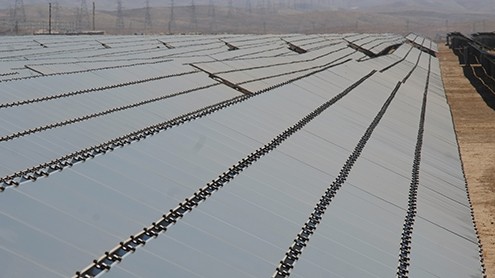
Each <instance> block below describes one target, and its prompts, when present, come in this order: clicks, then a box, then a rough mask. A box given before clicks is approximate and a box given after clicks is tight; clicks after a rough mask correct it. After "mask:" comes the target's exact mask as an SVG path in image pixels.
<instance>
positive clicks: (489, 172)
mask: <svg viewBox="0 0 495 278" xmlns="http://www.w3.org/2000/svg"><path fill="white" fill-rule="evenodd" d="M439 51H440V52H439V59H440V65H441V69H442V77H443V82H444V86H445V91H446V94H447V99H448V102H449V105H450V109H451V111H452V115H453V117H454V125H455V129H456V133H457V139H458V142H459V146H460V151H461V156H462V161H463V164H464V171H465V174H466V179H467V183H468V188H469V194H470V198H471V201H472V204H473V209H474V216H475V220H476V225H477V227H478V231H479V236H480V238H481V243H482V245H483V255H484V260H485V267H486V271H487V276H488V278H495V111H494V110H493V109H492V108H490V107H489V106H488V105H487V103H486V102H485V101H483V99H482V97H481V96H480V94H479V93H478V92H477V91H476V88H475V87H473V85H471V83H470V81H469V80H468V79H467V78H465V77H464V73H463V69H462V67H461V66H460V65H459V60H458V59H457V56H455V55H454V53H453V52H452V50H450V49H449V48H448V47H447V46H444V45H441V46H440V47H439ZM492 90H495V88H492Z"/></svg>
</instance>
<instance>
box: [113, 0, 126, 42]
mask: <svg viewBox="0 0 495 278" xmlns="http://www.w3.org/2000/svg"><path fill="white" fill-rule="evenodd" d="M124 27H125V26H124V14H123V11H122V0H117V21H116V22H115V28H116V29H117V32H119V33H120V34H122V32H123V31H124Z"/></svg>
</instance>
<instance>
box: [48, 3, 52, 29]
mask: <svg viewBox="0 0 495 278" xmlns="http://www.w3.org/2000/svg"><path fill="white" fill-rule="evenodd" d="M48 34H49V35H51V34H52V3H48Z"/></svg>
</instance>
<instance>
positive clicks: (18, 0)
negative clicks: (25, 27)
mask: <svg viewBox="0 0 495 278" xmlns="http://www.w3.org/2000/svg"><path fill="white" fill-rule="evenodd" d="M12 22H14V23H15V24H17V23H19V22H26V11H25V10H24V2H23V1H22V0H15V5H14V10H13V11H12Z"/></svg>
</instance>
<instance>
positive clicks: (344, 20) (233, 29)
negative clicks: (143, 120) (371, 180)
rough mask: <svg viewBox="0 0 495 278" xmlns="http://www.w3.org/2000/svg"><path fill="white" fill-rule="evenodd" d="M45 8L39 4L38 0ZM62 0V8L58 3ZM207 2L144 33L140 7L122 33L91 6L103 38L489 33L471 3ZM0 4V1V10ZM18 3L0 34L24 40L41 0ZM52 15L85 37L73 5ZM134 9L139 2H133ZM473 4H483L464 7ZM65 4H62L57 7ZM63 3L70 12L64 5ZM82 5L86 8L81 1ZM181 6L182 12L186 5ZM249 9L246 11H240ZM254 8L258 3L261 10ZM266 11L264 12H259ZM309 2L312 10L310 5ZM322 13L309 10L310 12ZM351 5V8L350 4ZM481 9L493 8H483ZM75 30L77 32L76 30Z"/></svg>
mask: <svg viewBox="0 0 495 278" xmlns="http://www.w3.org/2000/svg"><path fill="white" fill-rule="evenodd" d="M44 1H45V0H44ZM64 1H65V2H64ZM234 1H235V4H236V5H235V6H234V5H233V7H229V6H228V0H214V3H219V4H221V5H215V6H209V2H210V1H209V0H195V1H194V3H195V8H194V9H192V7H191V6H190V3H191V1H189V0H175V2H176V3H181V4H182V6H181V5H179V4H177V5H176V6H175V9H174V17H175V21H174V22H171V21H170V14H171V8H170V6H155V7H153V9H151V11H150V12H151V18H152V26H145V24H144V22H145V20H144V17H145V9H144V7H143V6H144V5H145V3H146V1H145V0H140V1H138V2H135V1H130V0H122V2H123V5H124V11H123V21H124V26H123V28H117V27H116V26H117V24H116V21H117V13H116V8H115V7H114V6H116V1H113V0H98V4H97V11H96V20H95V23H96V29H99V30H104V31H105V32H106V33H107V34H135V33H149V34H163V33H169V32H171V33H257V34H260V33H335V32H366V33H370V32H376V33H383V32H391V33H399V34H406V33H409V32H417V33H420V34H423V35H426V36H429V37H432V38H440V37H442V36H444V35H445V34H446V33H447V32H449V31H461V32H466V33H471V32H479V31H493V30H495V18H494V17H493V16H492V14H491V13H484V12H478V11H474V10H472V9H474V8H475V7H470V6H474V5H473V4H470V3H471V2H466V1H460V0H415V1H411V0H408V1H405V0H402V1H401V0H348V1H341V0H312V1H310V0H307V1H303V0H271V1H269V0H251V1H247V0H234ZM6 2H9V3H11V2H13V0H12V1H5V0H0V6H1V4H5V3H6ZM40 2H43V1H35V0H24V3H25V11H26V22H18V23H17V24H15V22H13V20H11V16H10V12H9V9H0V34H13V33H18V34H30V33H33V32H37V31H42V30H46V29H47V28H48V27H47V26H48V4H47V3H48V0H46V2H45V3H41V4H37V5H34V4H31V3H40ZM58 2H59V3H60V5H59V9H58V10H57V11H56V12H55V11H53V24H52V27H53V29H54V30H57V31H60V32H62V33H64V32H74V31H76V30H90V29H91V28H92V26H91V19H90V16H89V14H86V16H85V17H84V18H82V21H81V22H76V18H78V17H77V7H76V6H75V5H74V3H78V5H80V3H81V2H80V1H68V0H67V1H66V0H59V1H58ZM140 2H142V3H140ZM158 2H159V3H162V5H163V4H168V3H170V2H169V1H158V0H150V5H152V6H153V5H158ZM472 2H473V3H475V2H476V3H479V4H480V5H482V4H483V5H485V4H488V1H486V0H472ZM64 3H67V4H64ZM69 3H70V4H71V5H69ZM86 3H87V5H88V6H89V7H88V8H89V10H90V6H91V3H92V1H90V0H86ZM188 3H189V6H188V5H186V4H188ZM249 3H250V4H251V5H247V4H249ZM261 3H265V6H262V5H261ZM267 3H268V4H270V5H267ZM310 3H313V4H315V5H313V6H311V5H310ZM316 4H318V5H320V6H321V7H322V8H315V7H317V6H318V5H316ZM358 4H359V5H358ZM489 6H490V7H489V8H487V11H489V9H493V7H491V5H489ZM78 26H79V28H78Z"/></svg>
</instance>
